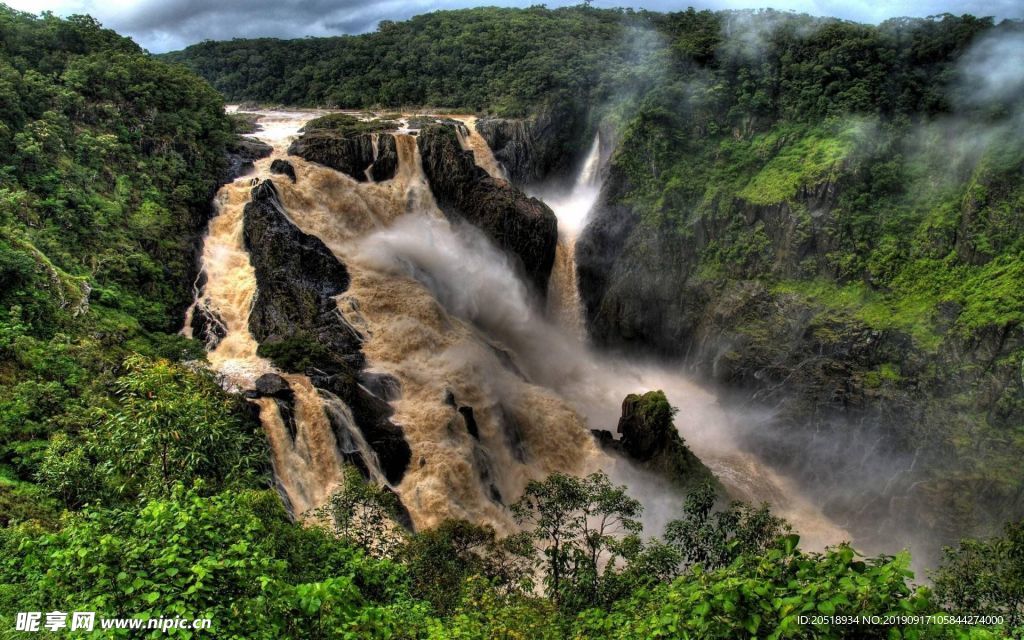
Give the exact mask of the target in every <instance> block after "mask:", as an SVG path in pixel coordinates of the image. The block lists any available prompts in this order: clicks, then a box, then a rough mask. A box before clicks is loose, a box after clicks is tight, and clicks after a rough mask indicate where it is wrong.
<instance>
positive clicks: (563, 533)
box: [512, 472, 643, 608]
mask: <svg viewBox="0 0 1024 640" xmlns="http://www.w3.org/2000/svg"><path fill="white" fill-rule="evenodd" d="M642 510H643V507H642V506H641V505H640V502H639V501H638V500H636V499H634V498H631V497H629V496H628V495H627V494H626V488H625V487H623V486H614V485H612V484H611V482H610V481H609V480H608V476H607V475H605V474H604V473H602V472H597V473H593V474H591V475H589V476H587V477H586V478H577V477H575V476H571V475H566V474H562V473H554V474H551V475H550V476H548V477H547V478H546V479H545V480H543V481H537V480H532V481H530V483H529V484H527V486H526V490H525V491H524V493H523V497H522V498H520V499H519V500H518V501H517V502H516V503H515V504H514V505H512V513H513V515H514V516H515V518H516V520H517V521H518V522H520V523H522V524H525V525H527V526H529V527H531V532H532V535H533V537H534V540H535V543H536V544H537V545H538V548H539V550H540V551H541V553H542V554H543V555H544V557H545V569H546V575H545V581H546V583H547V592H548V595H549V596H550V597H551V598H552V599H553V600H554V601H555V603H556V604H558V605H559V606H566V607H569V608H578V607H582V606H584V605H586V604H592V603H593V602H595V601H596V600H597V598H598V594H599V592H600V589H601V580H602V576H603V574H605V573H606V572H608V571H611V570H613V568H614V566H615V563H616V561H617V559H618V558H620V557H622V554H623V546H622V539H623V538H625V537H628V536H633V535H636V534H637V533H639V532H640V531H641V528H642V527H641V524H640V522H639V520H637V518H638V517H639V516H640V513H641V511H642Z"/></svg>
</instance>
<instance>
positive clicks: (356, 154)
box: [288, 129, 398, 182]
mask: <svg viewBox="0 0 1024 640" xmlns="http://www.w3.org/2000/svg"><path fill="white" fill-rule="evenodd" d="M375 136H376V137H377V145H378V151H377V153H376V155H375V154H374V137H375ZM288 153H289V154H290V155H294V156H299V157H300V158H303V159H305V160H308V161H310V162H316V163H317V164H322V165H324V166H325V167H330V168H331V169H334V170H336V171H341V172H342V173H345V174H347V175H349V176H351V177H352V178H354V179H356V180H358V181H359V182H366V181H367V180H368V177H367V174H369V175H370V176H371V177H372V178H373V180H374V181H376V182H382V181H384V180H390V179H391V178H393V177H395V170H396V169H397V167H398V151H397V148H396V145H395V137H394V136H393V135H391V134H389V133H359V134H346V133H344V132H340V131H335V130H330V129H314V130H312V131H307V132H306V133H304V134H303V135H302V137H300V138H299V139H298V140H296V141H295V142H293V143H292V144H291V146H289V147H288Z"/></svg>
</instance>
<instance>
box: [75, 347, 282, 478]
mask: <svg viewBox="0 0 1024 640" xmlns="http://www.w3.org/2000/svg"><path fill="white" fill-rule="evenodd" d="M124 370H125V373H124V375H122V376H121V377H120V378H118V380H117V382H116V383H115V386H116V392H115V395H116V397H117V405H116V406H115V407H114V408H112V409H102V410H99V411H98V412H97V416H98V419H97V424H96V426H95V428H94V429H93V430H92V431H91V432H89V433H88V434H87V435H86V438H87V440H88V442H89V448H90V451H91V453H92V455H93V456H94V457H95V459H96V460H97V461H98V471H99V473H100V474H101V476H102V477H103V479H104V482H105V483H106V484H107V485H108V486H110V487H111V488H113V489H114V491H115V492H116V493H117V494H121V495H128V496H131V495H135V494H136V493H138V494H141V495H145V496H162V495H167V494H168V492H170V490H171V489H172V488H173V487H174V486H175V484H176V483H178V482H188V483H191V482H193V481H195V480H197V479H199V478H204V479H207V480H208V481H209V483H210V486H211V488H215V489H217V488H220V487H224V486H228V485H232V484H234V485H240V486H244V485H246V484H247V483H252V482H253V480H255V479H256V478H257V477H258V473H259V471H260V469H261V468H262V467H263V465H264V458H265V453H264V442H263V440H262V438H261V437H260V435H259V434H260V432H259V431H257V427H256V425H255V423H254V422H252V421H248V420H244V419H242V417H241V416H240V415H239V411H238V409H237V403H238V402H243V401H242V400H240V399H237V398H232V397H229V396H226V395H224V393H223V392H222V391H221V389H220V388H219V387H218V386H217V383H216V382H215V381H214V380H213V377H212V376H211V375H210V374H209V373H207V372H205V371H202V370H192V369H189V368H187V367H185V366H183V365H178V364H174V363H172V362H169V361H167V360H152V359H149V358H145V357H143V356H139V355H133V356H129V357H128V358H127V359H126V360H125V362H124Z"/></svg>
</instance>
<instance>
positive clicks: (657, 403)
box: [595, 390, 717, 487]
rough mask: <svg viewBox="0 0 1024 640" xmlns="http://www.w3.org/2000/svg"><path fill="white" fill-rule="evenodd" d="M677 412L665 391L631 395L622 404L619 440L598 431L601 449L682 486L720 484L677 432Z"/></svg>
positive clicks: (618, 429)
mask: <svg viewBox="0 0 1024 640" xmlns="http://www.w3.org/2000/svg"><path fill="white" fill-rule="evenodd" d="M675 415H676V410H675V408H674V407H672V405H670V404H669V402H668V398H666V397H665V392H664V391H660V390H659V391H648V392H647V393H644V394H633V393H631V394H629V395H628V396H626V398H625V400H623V401H622V417H620V418H619V424H618V428H617V431H618V433H619V434H621V438H620V439H618V440H615V439H613V437H612V436H611V434H610V433H608V432H606V431H605V432H598V433H597V434H595V435H597V437H598V441H599V442H600V444H601V446H602V447H603V448H605V449H606V450H609V451H614V452H618V453H620V454H622V455H625V456H626V457H628V458H630V459H631V460H634V461H635V462H637V463H639V464H640V466H642V467H643V468H645V469H648V470H650V471H653V472H655V473H658V474H660V475H662V476H664V477H665V478H667V479H669V480H670V481H671V482H673V483H674V484H676V485H678V486H680V487H694V486H698V485H700V484H703V483H705V482H712V483H714V484H717V481H716V479H715V477H714V474H712V473H711V470H710V469H708V468H707V467H706V466H705V465H704V463H703V462H701V461H700V459H699V458H698V457H697V456H696V455H694V453H693V452H692V451H690V448H689V447H687V446H686V443H685V442H684V441H683V439H682V437H681V436H680V435H679V432H678V431H677V430H676V427H675V423H674V418H675Z"/></svg>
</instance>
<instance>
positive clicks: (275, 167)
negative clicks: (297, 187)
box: [270, 158, 296, 182]
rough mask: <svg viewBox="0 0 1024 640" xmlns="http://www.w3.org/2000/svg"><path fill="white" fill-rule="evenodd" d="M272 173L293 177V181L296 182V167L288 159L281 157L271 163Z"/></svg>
mask: <svg viewBox="0 0 1024 640" xmlns="http://www.w3.org/2000/svg"><path fill="white" fill-rule="evenodd" d="M270 173H277V174H281V175H285V176H288V177H289V178H291V179H292V182H295V179H296V178H295V167H293V166H292V163H290V162H288V161H287V160H282V159H281V158H277V159H276V160H274V161H273V162H271V163H270Z"/></svg>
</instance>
